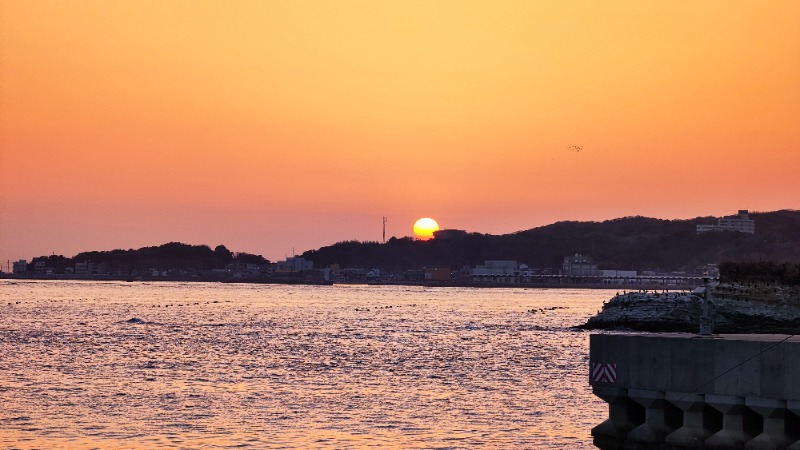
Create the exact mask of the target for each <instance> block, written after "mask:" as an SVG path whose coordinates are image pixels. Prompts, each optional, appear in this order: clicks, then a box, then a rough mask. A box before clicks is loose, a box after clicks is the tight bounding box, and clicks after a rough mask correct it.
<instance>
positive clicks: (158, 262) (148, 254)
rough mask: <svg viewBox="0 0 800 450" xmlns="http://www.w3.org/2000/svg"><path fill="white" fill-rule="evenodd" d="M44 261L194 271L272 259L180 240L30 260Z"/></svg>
mask: <svg viewBox="0 0 800 450" xmlns="http://www.w3.org/2000/svg"><path fill="white" fill-rule="evenodd" d="M39 261H43V262H44V263H45V265H46V266H47V267H51V268H54V269H55V272H56V273H64V271H65V270H66V269H67V268H71V267H74V266H75V264H76V263H84V262H92V263H95V264H106V265H107V266H108V267H109V269H112V270H123V271H124V272H126V273H128V272H130V271H131V270H139V269H158V270H169V269H173V268H180V269H192V270H211V269H220V268H223V267H225V266H226V265H227V264H230V263H233V262H235V263H242V264H267V263H269V261H268V260H266V259H264V258H263V257H262V256H260V255H253V254H250V253H244V252H240V253H234V252H231V251H230V250H228V249H227V248H226V247H225V246H224V245H218V246H217V247H215V248H214V249H213V250H212V249H211V248H210V247H209V246H207V245H189V244H183V243H180V242H170V243H168V244H163V245H159V246H153V247H142V248H140V249H137V250H134V249H130V250H111V251H89V252H82V253H78V254H77V255H75V256H73V257H72V258H66V257H64V256H61V255H51V256H38V257H36V258H33V260H32V261H31V262H30V263H29V269H28V270H33V266H34V264H36V262H39Z"/></svg>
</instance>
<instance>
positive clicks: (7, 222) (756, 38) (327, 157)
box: [0, 0, 800, 262]
mask: <svg viewBox="0 0 800 450" xmlns="http://www.w3.org/2000/svg"><path fill="white" fill-rule="evenodd" d="M577 150H579V151H577ZM0 192H1V193H2V194H1V198H0V258H2V260H3V262H5V260H7V259H12V260H13V259H17V258H27V259H30V258H31V257H33V256H38V255H49V254H51V253H56V254H63V255H65V256H73V255H74V254H75V253H77V252H79V251H83V250H95V249H97V250H110V249H114V248H138V247H141V246H145V245H159V244H162V243H166V242H169V241H181V242H187V243H192V244H208V245H210V246H212V247H213V246H215V245H218V244H225V245H227V246H228V248H230V249H231V250H234V251H249V252H254V253H259V254H263V255H264V256H266V257H267V258H270V259H273V260H275V259H278V258H282V257H283V256H284V255H286V254H291V252H292V249H293V248H294V249H295V250H296V252H297V253H300V252H302V251H305V250H309V249H313V248H317V247H320V246H323V245H327V244H332V243H334V242H337V241H341V240H351V239H356V240H380V238H381V226H382V221H381V217H382V216H387V217H388V218H389V222H388V224H387V235H388V236H398V237H400V236H408V235H411V234H412V226H413V224H414V221H415V220H416V219H418V218H420V217H424V216H429V217H433V218H434V219H436V220H437V221H438V222H439V224H440V226H442V227H443V228H460V229H466V230H468V231H477V232H484V233H496V234H499V233H507V232H513V231H517V230H522V229H528V228H533V227H535V226H540V225H545V224H548V223H552V222H555V221H559V220H605V219H611V218H615V217H621V216H629V215H646V216H653V217H661V218H690V217H695V216H699V215H723V214H730V213H734V212H735V210H737V209H740V208H743V209H744V208H746V209H750V210H760V211H771V210H776V209H784V208H791V209H800V1H797V0H771V1H768V2H762V1H754V0H753V1H736V0H723V1H706V0H702V1H696V0H692V1H678V0H664V1H641V0H632V1H607V2H598V1H570V0H559V1H496V0H493V1H483V2H468V1H462V0H457V1H433V0H424V1H409V0H402V1H395V2H390V1H374V0H365V1H348V0H336V1H273V2H271V1H223V0H219V1H217V0H205V1H203V0H191V1H189V0H186V1H174V0H159V1H155V0H136V1H134V0H130V1H113V0H98V1H92V0H82V1H36V0H2V1H0Z"/></svg>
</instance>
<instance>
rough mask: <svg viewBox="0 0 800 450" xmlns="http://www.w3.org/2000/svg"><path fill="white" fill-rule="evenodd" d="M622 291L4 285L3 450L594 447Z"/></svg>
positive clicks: (0, 343) (0, 348)
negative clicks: (599, 318)
mask: <svg viewBox="0 0 800 450" xmlns="http://www.w3.org/2000/svg"><path fill="white" fill-rule="evenodd" d="M614 293H615V292H612V291H604V290H567V289H549V290H548V289H510V288H508V289H462V288H424V287H408V286H362V285H336V286H284V285H256V284H219V283H136V282H134V283H124V282H80V281H10V280H0V448H20V449H32V448H41V449H65V448H101V449H118V448H119V449H122V448H124V449H131V448H133V449H135V448H142V449H144V448H147V449H153V448H155V449H157V448H370V447H375V448H378V447H390V448H432V449H434V448H435V449H450V448H452V449H456V448H471V447H485V448H493V449H494V448H509V449H511V448H514V449H518V448H535V449H591V448H594V447H593V446H592V444H591V437H590V434H589V432H590V430H591V428H592V427H593V426H595V425H597V424H598V423H600V422H602V421H603V420H604V419H605V417H606V414H607V408H606V406H605V404H604V403H603V402H602V401H601V400H599V399H598V398H596V397H594V396H593V395H592V393H591V389H590V387H589V384H588V350H589V348H588V346H589V333H587V332H581V331H574V330H572V329H570V327H571V326H573V325H577V324H580V323H583V322H584V321H585V320H586V319H587V318H588V317H589V316H590V315H592V314H594V313H595V312H596V311H597V310H598V309H599V308H600V307H601V305H602V303H603V301H604V300H608V299H609V298H611V297H612V296H613V294H614Z"/></svg>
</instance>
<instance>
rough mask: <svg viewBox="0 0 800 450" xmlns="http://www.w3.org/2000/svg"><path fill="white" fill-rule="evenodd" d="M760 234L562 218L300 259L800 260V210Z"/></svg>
mask: <svg viewBox="0 0 800 450" xmlns="http://www.w3.org/2000/svg"><path fill="white" fill-rule="evenodd" d="M750 217H751V218H752V219H754V220H755V221H756V223H755V226H756V234H755V235H752V234H745V233H737V232H733V231H725V232H709V233H703V234H697V231H696V230H697V225H698V224H716V223H717V219H716V218H715V217H698V218H695V219H690V220H661V219H653V218H648V217H623V218H620V219H614V220H607V221H604V222H558V223H554V224H552V225H547V226H543V227H539V228H534V229H530V230H527V231H519V232H516V233H511V234H505V235H489V234H480V233H451V234H450V236H448V237H447V238H446V239H439V238H436V239H432V240H429V241H415V240H412V239H411V238H399V239H398V238H392V239H389V240H388V241H387V242H386V243H379V242H359V241H346V242H339V243H337V244H333V245H330V246H326V247H322V248H320V249H318V250H312V251H308V252H305V253H304V254H303V255H302V256H303V257H304V258H306V259H309V260H311V261H313V262H314V265H315V267H326V266H328V265H331V264H338V265H340V266H341V267H362V268H367V269H369V268H375V267H382V268H394V267H397V268H411V267H422V266H449V267H451V268H454V269H457V268H460V267H462V266H475V265H478V264H483V263H484V261H485V260H499V259H506V260H516V261H518V262H520V263H525V264H528V265H529V266H531V267H535V268H540V269H549V270H551V271H553V272H554V273H558V272H557V271H558V270H559V269H560V268H561V264H562V262H563V261H564V257H565V256H568V255H572V254H574V253H581V254H583V255H585V256H589V257H591V258H592V259H593V260H594V261H595V262H596V263H597V265H598V266H599V268H601V269H616V270H626V269H628V270H639V271H644V270H652V271H687V272H688V271H694V270H696V269H697V268H698V267H700V266H703V265H706V264H719V263H720V262H721V261H731V262H745V261H758V260H772V261H790V262H798V263H800V211H792V210H783V211H775V212H768V213H751V214H750Z"/></svg>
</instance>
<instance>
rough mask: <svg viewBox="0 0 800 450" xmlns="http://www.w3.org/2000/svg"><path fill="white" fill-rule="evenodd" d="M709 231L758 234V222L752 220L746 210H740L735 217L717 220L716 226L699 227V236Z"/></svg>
mask: <svg viewBox="0 0 800 450" xmlns="http://www.w3.org/2000/svg"><path fill="white" fill-rule="evenodd" d="M709 231H738V232H739V233H749V234H755V233H756V221H755V220H753V219H751V218H750V215H749V213H748V211H747V210H746V209H740V210H739V213H738V214H736V215H733V216H725V217H722V218H720V219H717V224H716V225H698V226H697V234H700V233H707V232H709Z"/></svg>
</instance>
